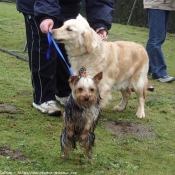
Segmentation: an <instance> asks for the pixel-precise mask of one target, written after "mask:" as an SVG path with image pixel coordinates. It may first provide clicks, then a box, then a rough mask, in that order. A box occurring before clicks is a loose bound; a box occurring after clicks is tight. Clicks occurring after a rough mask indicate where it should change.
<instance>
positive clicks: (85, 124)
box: [60, 71, 102, 158]
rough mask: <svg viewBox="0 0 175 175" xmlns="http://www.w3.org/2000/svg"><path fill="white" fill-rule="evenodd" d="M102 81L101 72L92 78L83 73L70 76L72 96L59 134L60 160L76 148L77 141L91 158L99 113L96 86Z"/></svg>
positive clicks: (67, 104) (98, 97)
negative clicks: (63, 125) (62, 128)
mask: <svg viewBox="0 0 175 175" xmlns="http://www.w3.org/2000/svg"><path fill="white" fill-rule="evenodd" d="M101 79H102V72H100V73H98V74H97V75H95V76H94V77H91V76H87V72H86V71H83V72H81V73H80V76H79V77H78V76H71V77H70V78H69V84H70V87H71V89H72V94H71V95H70V96H69V98H68V101H67V103H66V106H65V112H64V122H65V127H64V130H63V132H62V134H61V137H60V141H61V148H62V151H63V153H64V154H63V155H62V156H61V157H62V158H67V157H68V156H69V152H70V150H71V149H72V148H73V149H74V148H76V142H77V141H78V142H79V143H80V145H81V146H82V147H84V149H85V152H86V154H87V156H88V158H92V146H94V141H95V134H94V130H95V127H96V125H97V122H98V118H99V113H100V107H99V104H100V100H101V98H100V91H99V87H98V84H99V82H100V80H101Z"/></svg>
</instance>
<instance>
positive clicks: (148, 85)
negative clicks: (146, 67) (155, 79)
mask: <svg viewBox="0 0 175 175" xmlns="http://www.w3.org/2000/svg"><path fill="white" fill-rule="evenodd" d="M147 90H148V91H151V92H153V91H154V87H153V86H152V85H151V84H150V83H148V84H147Z"/></svg>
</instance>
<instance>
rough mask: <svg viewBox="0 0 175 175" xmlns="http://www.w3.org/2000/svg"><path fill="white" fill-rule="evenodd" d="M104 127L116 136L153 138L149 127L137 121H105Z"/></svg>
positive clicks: (152, 132) (153, 134) (153, 133)
mask: <svg viewBox="0 0 175 175" xmlns="http://www.w3.org/2000/svg"><path fill="white" fill-rule="evenodd" d="M103 125H104V127H105V129H106V130H107V131H109V132H112V133H114V134H116V135H117V137H118V138H123V137H125V136H134V137H138V138H145V137H146V138H154V137H156V134H155V132H154V131H153V130H152V129H151V128H150V127H149V126H145V125H142V124H140V123H137V122H113V121H108V122H105V123H104V124H103Z"/></svg>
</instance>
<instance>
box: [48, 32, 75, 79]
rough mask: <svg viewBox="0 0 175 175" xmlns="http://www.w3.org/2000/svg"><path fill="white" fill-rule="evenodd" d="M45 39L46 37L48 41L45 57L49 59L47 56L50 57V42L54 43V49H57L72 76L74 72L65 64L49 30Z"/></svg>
mask: <svg viewBox="0 0 175 175" xmlns="http://www.w3.org/2000/svg"><path fill="white" fill-rule="evenodd" d="M47 39H48V43H49V47H48V50H47V54H46V59H47V60H49V57H50V51H51V46H52V43H53V44H54V46H55V48H56V50H57V51H58V53H59V54H60V56H61V58H62V59H63V61H64V62H65V64H66V66H67V68H68V69H69V72H70V74H71V75H72V76H73V75H74V73H73V71H72V69H71V68H70V67H69V65H68V64H67V62H66V60H65V58H64V56H63V54H62V53H61V50H60V49H59V47H58V45H57V43H56V42H55V40H54V39H53V37H52V35H51V33H50V32H48V33H47Z"/></svg>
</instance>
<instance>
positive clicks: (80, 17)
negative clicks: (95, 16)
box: [76, 14, 89, 26]
mask: <svg viewBox="0 0 175 175" xmlns="http://www.w3.org/2000/svg"><path fill="white" fill-rule="evenodd" d="M76 19H77V20H79V21H81V22H83V24H84V25H87V26H89V23H88V22H87V20H86V19H85V18H84V17H83V16H81V15H80V14H79V15H78V16H77V17H76Z"/></svg>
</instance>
